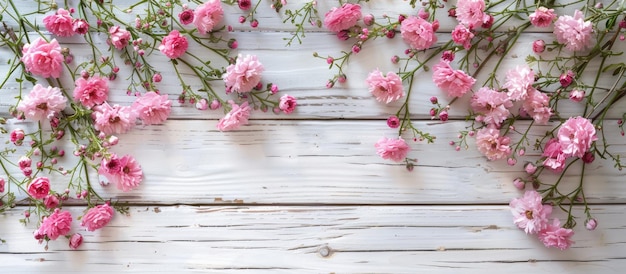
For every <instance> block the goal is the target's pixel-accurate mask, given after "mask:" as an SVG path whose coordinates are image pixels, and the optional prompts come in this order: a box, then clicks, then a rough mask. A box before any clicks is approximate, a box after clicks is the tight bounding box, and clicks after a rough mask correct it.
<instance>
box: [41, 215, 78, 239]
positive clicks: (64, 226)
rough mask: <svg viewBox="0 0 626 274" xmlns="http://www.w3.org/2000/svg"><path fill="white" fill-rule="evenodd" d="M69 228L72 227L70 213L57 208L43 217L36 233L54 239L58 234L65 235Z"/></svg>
mask: <svg viewBox="0 0 626 274" xmlns="http://www.w3.org/2000/svg"><path fill="white" fill-rule="evenodd" d="M70 229H72V214H70V213H69V212H68V211H61V210H59V209H58V208H57V209H55V210H54V212H53V213H52V214H50V216H47V217H43V221H42V222H41V226H39V230H38V234H40V235H46V236H48V239H50V240H56V239H57V238H59V236H65V235H67V233H69V232H70Z"/></svg>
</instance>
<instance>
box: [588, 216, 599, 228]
mask: <svg viewBox="0 0 626 274" xmlns="http://www.w3.org/2000/svg"><path fill="white" fill-rule="evenodd" d="M596 227H598V221H596V219H594V218H591V219H587V220H586V221H585V228H587V230H594V229H596Z"/></svg>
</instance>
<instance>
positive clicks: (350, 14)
mask: <svg viewBox="0 0 626 274" xmlns="http://www.w3.org/2000/svg"><path fill="white" fill-rule="evenodd" d="M359 19H361V6H360V5H359V4H351V3H346V4H344V5H343V6H341V7H339V8H337V7H334V8H332V9H330V11H328V12H327V13H326V15H324V26H326V28H327V29H328V30H330V31H334V32H339V31H342V30H345V29H349V28H350V27H352V26H354V25H356V22H357V21H359Z"/></svg>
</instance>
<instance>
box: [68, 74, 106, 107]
mask: <svg viewBox="0 0 626 274" xmlns="http://www.w3.org/2000/svg"><path fill="white" fill-rule="evenodd" d="M75 84H76V87H75V88H74V100H75V101H79V102H80V103H81V104H82V105H83V106H85V107H86V108H92V107H93V106H95V105H100V104H102V103H104V102H105V101H106V100H107V98H108V97H109V80H108V79H107V78H104V77H99V76H93V77H91V78H89V79H85V78H82V77H80V78H78V79H76V83H75Z"/></svg>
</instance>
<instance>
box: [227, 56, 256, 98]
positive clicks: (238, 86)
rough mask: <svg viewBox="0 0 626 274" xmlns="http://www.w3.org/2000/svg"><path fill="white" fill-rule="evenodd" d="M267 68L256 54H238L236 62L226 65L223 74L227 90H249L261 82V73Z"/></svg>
mask: <svg viewBox="0 0 626 274" xmlns="http://www.w3.org/2000/svg"><path fill="white" fill-rule="evenodd" d="M264 70H265V68H263V64H261V62H259V60H258V58H257V57H256V55H246V56H245V57H243V56H242V55H241V54H239V56H237V61H236V62H235V63H234V64H231V65H229V66H228V67H226V73H224V75H223V76H222V78H223V79H224V83H226V90H227V92H229V91H230V92H233V91H234V92H238V93H244V92H249V91H251V90H252V88H254V87H255V86H256V85H257V84H259V83H260V82H261V73H262V72H263V71H264Z"/></svg>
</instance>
